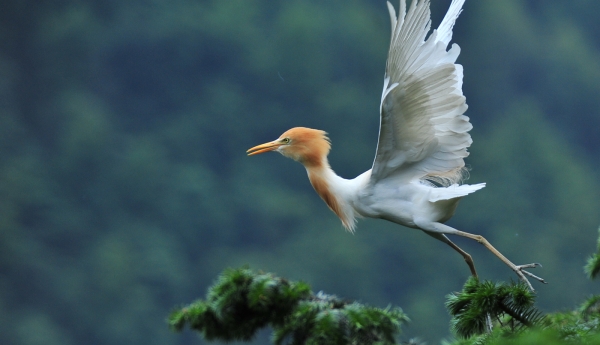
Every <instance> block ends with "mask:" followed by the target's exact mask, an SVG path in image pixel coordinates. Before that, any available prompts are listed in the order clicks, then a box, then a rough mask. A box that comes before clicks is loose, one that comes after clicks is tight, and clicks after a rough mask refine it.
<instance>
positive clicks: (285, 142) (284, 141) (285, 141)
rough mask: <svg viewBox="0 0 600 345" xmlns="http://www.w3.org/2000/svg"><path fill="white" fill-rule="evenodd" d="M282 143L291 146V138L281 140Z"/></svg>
mask: <svg viewBox="0 0 600 345" xmlns="http://www.w3.org/2000/svg"><path fill="white" fill-rule="evenodd" d="M281 142H282V143H284V144H289V143H290V138H283V139H281Z"/></svg>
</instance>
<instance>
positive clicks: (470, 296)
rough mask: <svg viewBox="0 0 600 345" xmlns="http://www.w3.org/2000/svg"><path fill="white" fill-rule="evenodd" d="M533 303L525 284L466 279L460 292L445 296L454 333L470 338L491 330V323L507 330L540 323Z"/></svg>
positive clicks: (531, 295)
mask: <svg viewBox="0 0 600 345" xmlns="http://www.w3.org/2000/svg"><path fill="white" fill-rule="evenodd" d="M534 302H535V295H534V294H533V293H532V292H531V290H529V288H528V287H527V286H526V285H525V284H521V283H519V284H514V283H512V284H507V283H503V282H502V283H494V282H490V281H484V282H480V281H479V280H477V279H476V278H469V279H468V280H467V282H466V283H465V285H464V287H463V290H462V291H460V292H455V293H453V294H450V295H448V296H447V297H446V308H447V309H448V311H449V312H450V315H452V320H451V328H452V330H453V332H454V333H455V334H456V335H458V336H459V337H462V338H469V337H472V336H475V335H482V334H485V333H488V332H490V331H491V329H490V327H491V326H492V325H493V324H497V325H499V326H500V327H503V328H506V329H508V330H510V331H516V330H518V329H520V328H521V327H531V326H534V325H537V324H539V323H540V321H541V320H542V319H543V317H542V315H541V313H540V312H539V311H538V310H537V309H536V308H535V307H534V306H533V304H534Z"/></svg>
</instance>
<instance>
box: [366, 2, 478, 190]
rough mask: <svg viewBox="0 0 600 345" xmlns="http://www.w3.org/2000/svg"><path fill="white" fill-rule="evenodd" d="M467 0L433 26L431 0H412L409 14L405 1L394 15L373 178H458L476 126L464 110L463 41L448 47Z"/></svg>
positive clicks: (452, 7) (453, 6) (448, 181)
mask: <svg viewBox="0 0 600 345" xmlns="http://www.w3.org/2000/svg"><path fill="white" fill-rule="evenodd" d="M463 3H464V0H453V1H452V4H451V5H450V8H449V10H448V12H447V14H446V16H445V17H444V19H443V20H442V23H441V24H440V27H439V28H438V29H437V30H433V32H432V33H431V35H429V37H427V34H428V33H429V30H430V27H431V20H430V10H429V0H413V1H412V2H411V5H410V8H409V9H408V13H406V12H405V9H406V3H405V0H400V12H399V14H398V17H396V12H395V10H394V7H393V6H392V5H391V4H390V3H389V2H388V9H389V12H390V17H391V18H392V20H391V21H392V34H391V41H390V50H389V53H388V61H387V66H386V74H385V78H384V89H383V94H382V100H381V107H380V111H381V122H380V128H379V142H378V144H377V153H376V156H375V161H374V163H373V169H372V174H371V180H372V181H374V182H376V181H379V180H381V179H384V178H387V177H390V176H394V177H403V178H406V179H407V180H416V179H426V178H427V177H428V176H433V177H434V178H436V177H437V178H438V180H442V181H444V184H446V185H451V184H454V183H456V182H459V181H458V180H459V179H460V175H461V173H460V172H461V170H462V168H463V167H464V160H463V158H464V157H466V156H467V155H468V152H467V148H468V147H469V146H470V145H471V142H472V140H471V136H470V135H469V133H468V132H469V130H471V128H472V126H471V123H470V122H469V118H468V117H467V116H465V115H463V114H464V113H465V111H466V110H467V104H466V100H465V97H464V96H463V93H462V79H463V69H462V66H460V65H457V64H456V63H455V62H456V59H457V57H458V55H459V54H460V48H459V47H458V45H456V44H454V45H452V47H451V49H450V50H447V47H448V44H449V42H450V40H451V39H452V28H453V26H454V23H455V21H456V18H457V17H458V15H459V14H460V13H461V11H462V5H463Z"/></svg>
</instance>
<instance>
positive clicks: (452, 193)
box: [429, 183, 485, 202]
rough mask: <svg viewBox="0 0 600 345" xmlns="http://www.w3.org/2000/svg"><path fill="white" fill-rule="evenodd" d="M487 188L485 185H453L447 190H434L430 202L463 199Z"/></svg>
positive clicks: (430, 194)
mask: <svg viewBox="0 0 600 345" xmlns="http://www.w3.org/2000/svg"><path fill="white" fill-rule="evenodd" d="M483 187H485V183H478V184H463V185H458V184H453V185H451V186H448V187H445V188H432V189H431V192H430V193H429V201H431V202H436V201H440V200H450V199H455V198H460V197H463V196H465V195H467V194H471V193H473V192H476V191H478V190H480V189H481V188H483Z"/></svg>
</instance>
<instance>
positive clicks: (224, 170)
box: [0, 0, 600, 345]
mask: <svg viewBox="0 0 600 345" xmlns="http://www.w3.org/2000/svg"><path fill="white" fill-rule="evenodd" d="M432 2H433V4H432V8H433V25H434V26H436V25H437V23H439V21H440V20H441V17H442V15H443V13H444V11H445V10H446V9H447V6H448V4H449V2H450V0H439V1H438V0H432ZM394 5H396V6H397V4H396V3H394ZM386 11H387V10H386V8H385V3H384V1H374V0H352V1H341V0H334V1H327V2H321V1H312V0H309V1H304V0H290V1H281V2H272V1H265V0H230V1H216V0H202V1H189V0H175V1H162V0H153V1H125V2H123V1H114V0H108V1H96V0H87V1H85V0H80V1H78V0H60V1H49V0H46V1H41V2H40V1H37V2H34V1H31V0H20V1H17V0H8V1H3V2H2V4H0V191H1V192H0V210H1V211H0V343H2V344H17V343H18V344H24V345H34V344H46V345H54V344H61V345H69V344H82V343H85V344H125V343H127V344H142V343H143V344H184V343H186V344H187V343H189V342H191V341H195V342H198V343H201V341H200V340H197V339H195V337H194V336H193V335H191V334H186V335H185V336H179V335H174V334H172V333H170V332H169V330H168V329H166V327H163V325H164V318H165V315H166V313H167V312H168V310H170V308H171V307H172V306H173V305H175V304H177V303H181V302H182V301H186V300H193V299H195V298H196V297H197V296H198V289H199V288H201V287H204V286H207V285H209V283H210V282H211V281H212V279H213V277H214V276H216V275H217V274H218V272H221V271H222V270H223V269H224V268H225V267H231V266H233V267H235V266H240V265H243V264H250V265H251V266H252V267H260V268H262V269H264V270H267V271H273V272H277V273H278V274H280V275H282V276H286V277H289V278H290V279H294V280H302V281H306V282H308V283H310V284H311V286H313V287H314V288H315V289H317V290H324V291H331V292H335V293H336V294H339V295H340V296H344V297H346V298H350V299H355V300H360V301H361V302H365V303H367V304H369V305H373V306H376V307H382V308H383V307H385V306H387V305H389V304H392V305H397V306H400V307H402V309H403V310H404V311H405V312H406V313H407V314H408V315H409V316H410V317H411V320H412V322H411V323H410V324H409V325H407V326H406V327H405V329H404V334H405V335H406V336H407V337H413V336H419V337H421V338H423V339H425V340H426V341H428V342H429V343H437V342H439V340H440V339H442V338H445V337H448V336H449V323H450V316H449V315H448V314H447V312H446V310H445V308H444V301H445V297H444V296H445V295H447V294H448V293H450V292H452V291H456V290H458V289H460V288H461V287H462V285H463V283H464V281H465V280H466V278H467V277H468V274H469V271H468V269H467V267H466V265H465V264H464V262H463V260H462V258H461V257H460V256H458V255H456V254H455V253H454V252H453V251H452V250H450V249H448V248H446V247H445V246H444V245H443V244H442V243H439V242H436V241H434V240H432V239H431V238H429V237H427V236H423V234H421V233H419V232H417V231H414V230H410V229H406V228H401V227H399V226H397V225H394V224H390V223H386V222H383V221H375V220H365V221H360V222H359V224H358V228H357V232H356V234H354V235H350V234H348V233H345V232H344V231H343V228H342V226H341V225H340V223H339V221H338V220H337V219H336V217H335V215H334V214H332V213H331V212H330V211H329V210H328V209H327V207H325V205H323V203H322V201H321V200H320V199H319V197H318V196H317V195H315V193H314V192H313V191H312V189H311V187H310V184H309V183H308V180H307V178H306V176H305V172H304V170H303V169H302V167H301V166H299V165H298V164H296V163H294V162H291V161H289V160H285V159H282V158H281V157H278V156H276V155H262V156H259V157H253V158H252V159H250V158H248V157H246V156H245V150H246V149H247V148H249V147H251V146H253V145H255V144H259V143H262V142H265V141H267V140H272V139H274V138H276V137H277V136H278V135H279V134H280V133H281V132H283V131H284V130H286V129H288V128H290V127H294V126H307V127H313V128H319V129H323V130H326V131H327V132H329V134H330V137H331V139H332V142H333V150H332V153H331V156H330V160H331V163H332V167H333V168H334V169H335V170H336V171H337V172H338V173H339V174H340V175H341V176H343V177H347V178H348V177H354V176H356V175H358V174H360V173H362V172H363V171H365V170H367V169H369V168H370V165H371V163H372V159H373V155H374V150H375V145H376V141H377V130H378V113H377V111H378V107H379V104H378V102H379V100H380V96H381V95H380V92H381V87H382V77H383V69H384V65H385V58H386V53H387V44H388V38H389V37H388V36H389V19H388V15H387V12H386ZM597 13H600V2H598V1H592V0H574V1H567V2H566V1H561V0H547V1H533V0H506V1H494V0H476V1H473V0H467V1H466V4H465V9H464V12H463V13H462V14H461V16H460V17H459V19H458V21H457V25H456V27H455V34H454V41H455V42H457V43H458V44H459V45H460V46H461V48H462V52H461V56H460V57H459V63H461V64H463V65H464V68H465V80H464V85H463V87H464V93H465V95H466V97H467V103H468V104H469V110H468V112H467V115H468V116H469V117H470V118H471V122H472V123H473V125H474V129H473V130H472V132H471V134H472V136H473V140H474V143H473V146H472V147H471V149H470V152H471V156H470V157H469V158H468V159H467V164H468V165H469V166H470V168H471V178H470V182H472V183H479V182H487V187H486V188H485V189H483V190H482V191H479V192H478V193H475V194H473V195H472V196H469V197H468V198H465V199H464V200H463V201H462V202H461V205H460V206H459V208H458V211H457V214H456V216H455V217H454V218H453V219H452V220H451V221H450V224H451V225H452V226H453V227H456V228H458V229H461V230H464V231H469V232H473V233H478V234H482V235H484V236H485V237H486V238H487V239H488V240H490V242H491V243H492V244H494V246H495V247H496V248H498V249H499V250H500V251H502V252H503V254H505V255H506V256H507V257H508V258H509V259H511V260H512V261H514V262H515V263H516V264H521V263H527V262H541V263H542V264H543V265H544V268H543V270H541V271H538V272H537V273H539V275H540V276H542V277H544V278H545V279H546V281H548V282H549V284H548V285H544V286H536V289H537V290H538V295H537V302H538V304H539V307H540V309H541V310H544V311H546V312H548V311H554V310H560V309H564V308H567V309H572V308H573V306H575V305H576V304H578V303H580V302H581V296H586V295H589V294H593V293H597V285H596V284H597V282H596V284H595V282H590V281H589V280H587V279H585V276H584V275H583V274H582V269H581V267H582V266H583V265H584V264H585V260H586V258H587V255H588V254H589V253H591V252H593V251H594V249H595V242H594V241H595V239H596V235H597V234H596V229H597V228H598V225H600V212H598V210H600V188H599V182H598V179H597V178H596V177H597V174H596V171H598V170H599V168H600V162H599V160H598V157H600V135H598V129H599V128H600V97H597V95H598V94H600V36H598V35H597V33H598V32H599V31H600V22H599V21H598V20H597ZM457 241H458V244H459V245H461V247H463V248H464V249H465V250H467V251H468V252H470V253H471V254H472V255H473V257H474V260H475V263H476V265H477V268H478V272H479V273H480V275H481V276H482V278H483V279H490V280H494V281H495V280H503V281H508V280H510V279H511V278H513V279H515V278H516V277H513V274H512V272H511V271H510V270H509V269H507V268H506V267H505V266H504V265H503V264H502V263H501V262H499V261H498V260H497V259H496V258H495V257H493V256H492V255H490V254H489V253H487V252H486V251H485V250H484V249H483V248H481V247H480V246H479V245H478V244H477V243H475V242H469V241H468V240H463V239H457ZM538 285H539V284H538ZM265 339H266V338H265V337H264V336H262V335H259V337H258V338H257V339H256V343H264V342H265V341H267V340H265Z"/></svg>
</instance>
